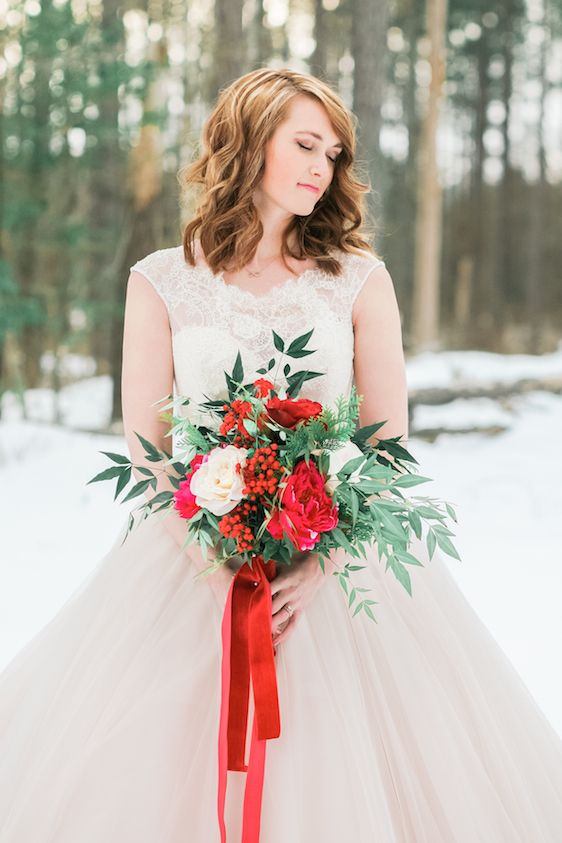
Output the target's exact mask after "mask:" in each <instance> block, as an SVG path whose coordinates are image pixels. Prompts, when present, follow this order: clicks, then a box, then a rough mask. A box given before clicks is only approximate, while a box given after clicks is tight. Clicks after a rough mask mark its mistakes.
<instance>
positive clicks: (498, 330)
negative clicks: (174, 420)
mask: <svg viewBox="0 0 562 843" xmlns="http://www.w3.org/2000/svg"><path fill="white" fill-rule="evenodd" d="M261 66H267V67H290V68H292V69H295V70H302V71H304V72H308V73H313V74H315V75H318V76H319V77H321V78H323V79H324V80H326V81H327V82H328V83H329V84H330V85H331V86H332V87H333V88H334V89H335V90H336V91H337V92H338V93H339V94H340V95H341V96H342V98H343V99H344V101H345V103H346V105H347V106H348V108H349V109H350V111H352V112H353V114H354V115H355V117H356V122H357V138H358V148H357V161H356V171H357V174H358V176H359V177H360V178H362V179H363V180H365V181H367V182H369V183H370V185H371V193H370V194H369V197H368V207H367V211H368V220H367V221H368V223H369V224H370V225H371V227H372V230H373V231H374V236H373V246H374V248H376V251H377V253H378V254H380V255H381V257H382V258H383V259H384V260H385V263H386V265H387V268H388V269H389V271H390V273H391V275H392V278H393V281H394V284H395V290H396V296H397V299H398V303H399V307H400V313H401V319H402V330H403V340H404V350H405V356H406V366H407V376H408V392H409V409H410V445H411V450H412V453H414V454H415V456H416V458H417V460H418V461H419V463H420V465H421V466H422V469H423V474H425V475H428V476H430V477H432V478H433V479H434V484H433V486H434V488H433V489H432V491H431V494H434V495H436V496H441V497H443V498H445V499H447V500H449V501H451V502H453V503H454V504H455V506H456V509H457V513H458V516H459V523H458V524H457V525H455V528H456V532H457V538H456V545H457V547H458V549H459V552H460V555H461V557H462V561H461V562H458V561H455V560H447V562H448V564H449V566H450V569H451V572H452V573H453V575H454V576H455V578H456V579H457V581H458V583H459V585H460V586H461V588H462V590H463V592H464V593H465V595H466V596H467V598H468V599H469V600H470V602H471V603H472V605H473V606H474V607H475V608H476V610H477V611H478V613H479V614H480V616H481V617H482V618H483V620H484V621H485V622H486V623H487V625H488V626H489V627H490V629H491V630H492V632H493V634H494V635H495V636H496V638H497V640H498V641H499V642H500V644H501V645H502V647H503V648H504V649H505V651H506V652H507V653H508V655H509V657H510V658H511V659H512V661H513V663H514V664H515V666H516V667H517V669H518V670H519V671H520V672H521V674H522V675H523V677H524V678H525V681H526V682H527V683H528V685H529V687H530V689H531V690H532V692H533V694H534V695H535V696H536V698H537V700H538V701H539V703H540V704H541V706H542V707H543V709H544V710H545V712H546V713H547V714H548V716H549V717H550V719H551V721H552V722H553V724H554V725H555V726H556V728H557V729H558V731H559V732H560V734H562V682H561V680H560V676H559V671H553V670H552V665H553V664H556V663H557V662H558V661H559V648H560V645H561V644H562V616H561V615H560V611H559V598H558V595H559V594H560V588H561V587H562V571H561V565H562V557H561V554H560V549H559V545H560V542H559V535H558V531H557V523H558V517H559V511H560V507H561V505H562V491H561V481H560V477H561V476H562V472H561V469H562V459H561V457H560V455H559V452H558V451H557V448H556V434H557V431H560V430H562V284H561V267H562V236H561V222H560V221H561V219H562V0H504V2H501V3H497V4H492V5H490V4H485V3H483V2H480V0H450V2H449V3H448V4H447V3H446V1H445V0H425V2H418V3H415V2H413V1H412V0H393V2H385V0H169V1H168V0H134V2H133V0H130V2H125V3H122V2H118V0H0V513H1V521H2V524H1V526H2V529H1V533H0V669H1V667H2V663H6V662H8V660H9V659H10V657H11V656H12V655H13V654H14V653H15V652H16V651H17V650H18V648H19V647H21V646H22V645H23V644H24V643H25V642H26V641H27V640H29V638H30V637H31V636H32V634H33V633H34V632H35V631H36V630H38V629H39V628H40V627H41V626H42V625H43V624H44V623H46V622H47V621H48V620H49V619H50V618H51V617H52V616H53V615H54V613H55V612H56V610H57V609H58V608H59V607H60V606H61V605H63V604H64V602H65V601H66V600H68V599H69V598H70V596H71V595H72V594H73V592H74V591H75V590H76V589H77V588H79V587H80V585H81V583H83V581H84V579H85V578H86V577H87V576H88V575H89V574H90V573H91V572H92V571H94V570H95V568H96V566H97V565H98V564H99V562H100V559H101V558H102V557H103V554H104V553H106V552H107V551H108V550H109V548H110V547H111V545H112V543H113V542H114V540H115V536H116V534H117V531H118V530H119V528H120V527H121V526H122V524H123V522H124V521H125V520H126V517H127V513H126V507H121V508H120V507H119V504H117V503H114V502H112V500H111V494H110V493H109V489H108V488H105V487H104V484H102V487H101V488H100V487H99V486H95V485H94V486H86V482H87V480H88V479H90V478H91V477H92V476H93V475H94V474H95V473H96V472H97V471H101V470H102V468H105V467H106V460H105V458H103V457H102V456H101V454H100V452H101V451H102V450H109V451H112V452H124V450H125V448H126V445H125V440H124V437H123V426H122V418H121V397H120V396H121V382H120V371H121V362H122V361H121V354H122V349H121V343H122V331H123V314H124V302H125V290H126V282H127V278H128V273H129V267H130V266H131V265H132V264H133V263H135V261H137V260H138V259H139V258H141V257H143V256H144V255H146V254H148V253H149V252H151V251H153V250H155V249H159V248H165V247H168V246H176V245H178V244H179V243H180V242H181V231H182V224H183V223H184V222H185V221H186V219H188V218H189V215H190V210H191V209H190V208H189V207H186V206H184V205H182V203H181V202H180V188H179V184H178V178H177V174H178V170H179V168H180V167H181V166H182V165H183V164H185V163H186V162H187V161H189V160H191V158H193V157H194V156H195V155H196V154H197V149H198V142H199V138H200V134H201V129H202V126H203V124H204V121H205V119H206V117H207V115H208V114H209V112H210V110H211V108H212V106H213V103H214V102H215V100H216V97H217V94H218V92H219V91H220V90H221V89H222V88H224V87H225V86H226V85H227V84H228V83H229V82H230V81H232V80H233V79H234V78H236V77H238V76H240V75H242V74H243V73H245V72H247V71H249V70H251V69H253V68H257V67H261ZM419 575H420V576H423V571H422V572H420V574H419ZM413 599H415V596H414V598H413Z"/></svg>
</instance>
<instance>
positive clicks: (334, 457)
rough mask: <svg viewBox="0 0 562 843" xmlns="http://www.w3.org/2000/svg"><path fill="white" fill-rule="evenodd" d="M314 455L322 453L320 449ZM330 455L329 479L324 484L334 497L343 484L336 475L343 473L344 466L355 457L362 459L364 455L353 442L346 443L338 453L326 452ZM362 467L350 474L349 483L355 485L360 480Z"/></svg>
mask: <svg viewBox="0 0 562 843" xmlns="http://www.w3.org/2000/svg"><path fill="white" fill-rule="evenodd" d="M312 453H313V454H319V453H321V451H320V449H318V448H317V449H316V450H315V451H312ZM325 453H326V454H328V458H329V464H328V479H327V480H326V483H325V484H324V487H325V489H326V491H327V492H328V493H329V494H330V495H333V494H334V491H335V489H336V488H337V486H339V484H340V483H341V480H338V478H337V477H336V474H337V473H338V471H341V470H342V468H343V467H344V465H345V464H346V463H347V462H349V461H350V460H353V459H355V457H360V456H362V455H363V451H362V450H361V449H360V448H359V447H358V446H357V445H356V444H355V443H354V442H351V441H348V442H346V443H345V444H344V445H343V446H342V447H341V448H338V449H337V451H328V450H326V451H325ZM361 468H362V466H361V465H360V466H359V468H356V469H355V471H354V472H353V473H352V474H350V476H349V478H348V482H349V483H355V482H356V481H357V480H358V479H359V475H360V473H361Z"/></svg>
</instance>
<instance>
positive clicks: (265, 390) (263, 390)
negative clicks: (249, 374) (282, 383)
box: [254, 378, 273, 398]
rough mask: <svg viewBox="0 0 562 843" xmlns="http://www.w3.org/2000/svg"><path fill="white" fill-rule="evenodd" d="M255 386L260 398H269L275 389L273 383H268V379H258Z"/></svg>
mask: <svg viewBox="0 0 562 843" xmlns="http://www.w3.org/2000/svg"><path fill="white" fill-rule="evenodd" d="M254 386H255V387H257V396H258V398H267V396H268V395H269V393H270V392H271V390H272V389H273V384H272V383H271V381H268V380H267V378H258V379H257V380H256V381H254Z"/></svg>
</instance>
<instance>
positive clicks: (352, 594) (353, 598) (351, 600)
mask: <svg viewBox="0 0 562 843" xmlns="http://www.w3.org/2000/svg"><path fill="white" fill-rule="evenodd" d="M356 597H357V589H356V588H352V589H351V593H350V595H349V601H348V605H349V606H351V604H352V603H353V601H354V600H355V598H356Z"/></svg>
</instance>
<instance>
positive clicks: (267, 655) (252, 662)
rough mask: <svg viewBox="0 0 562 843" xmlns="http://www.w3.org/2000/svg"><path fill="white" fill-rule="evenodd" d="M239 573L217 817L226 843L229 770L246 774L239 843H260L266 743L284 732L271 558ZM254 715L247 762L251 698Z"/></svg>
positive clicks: (226, 636) (228, 621)
mask: <svg viewBox="0 0 562 843" xmlns="http://www.w3.org/2000/svg"><path fill="white" fill-rule="evenodd" d="M252 566H253V567H252V568H250V565H249V564H248V563H247V562H245V563H244V564H243V565H242V566H241V567H240V568H239V569H238V571H237V572H236V575H235V576H234V578H233V581H232V585H231V586H230V590H229V592H228V597H227V600H226V606H225V609H224V615H223V619H222V672H221V709H220V725H219V782H218V803H217V804H218V818H219V827H220V834H221V843H226V826H225V822H224V805H225V799H226V780H227V770H237V771H241V772H245V773H247V777H246V787H245V790H244V814H243V827H242V841H241V843H259V836H260V819H261V803H262V793H263V779H264V769H265V749H266V741H267V740H268V739H270V738H278V737H279V735H280V734H281V725H280V717H279V698H278V694H277V677H276V673H275V651H274V648H273V641H272V637H271V633H272V629H271V605H272V598H271V587H270V585H269V583H270V582H271V580H273V579H274V577H275V575H276V564H275V561H274V560H273V559H269V560H268V561H267V562H264V559H263V556H260V555H254V556H252ZM250 681H251V686H252V689H253V694H254V717H253V724H252V738H251V744H250V758H249V762H248V765H246V764H245V761H244V758H245V748H246V733H247V727H248V709H249V700H250Z"/></svg>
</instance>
